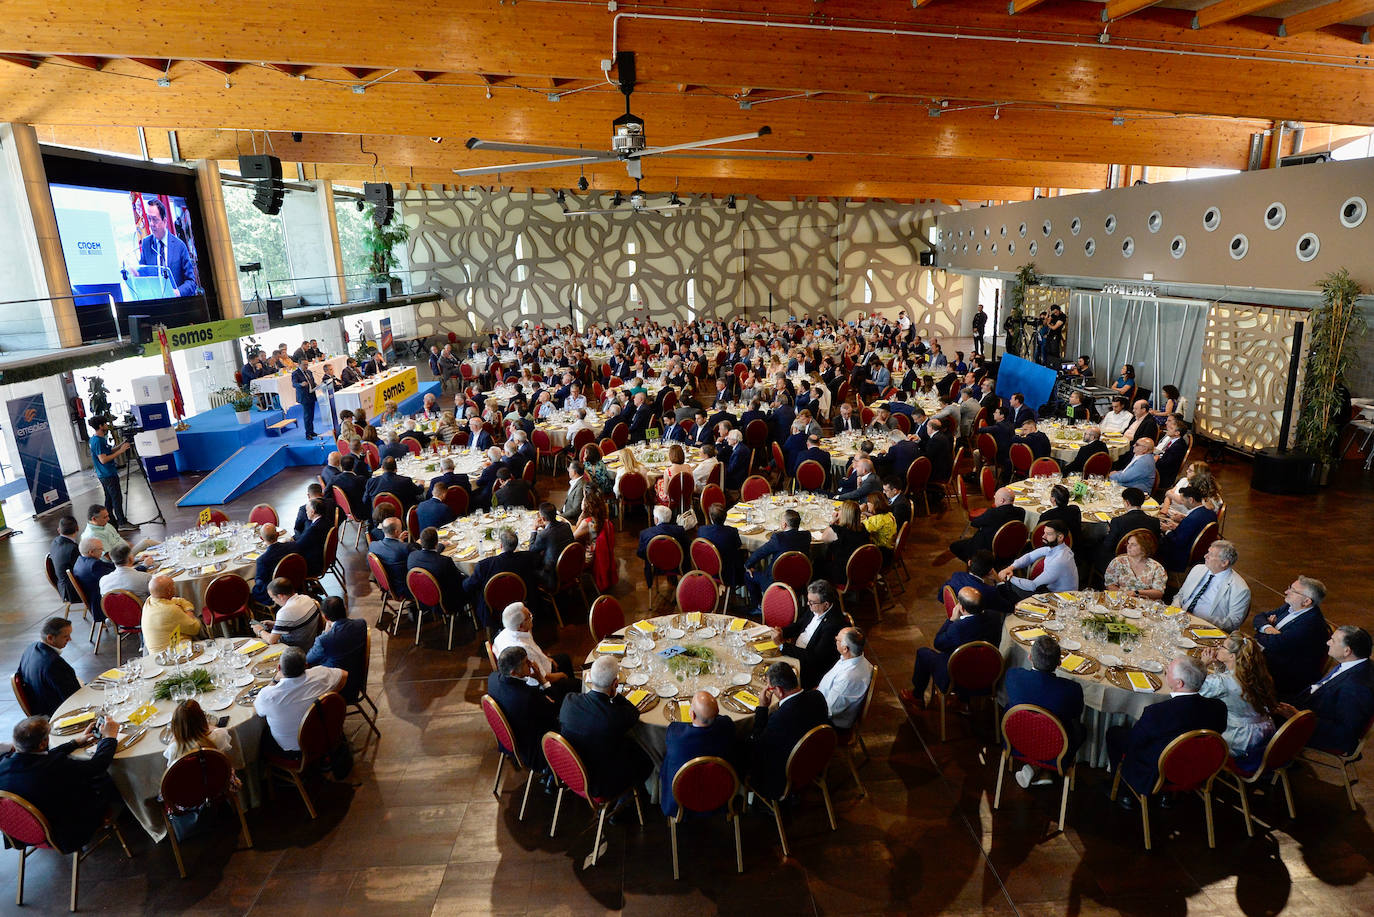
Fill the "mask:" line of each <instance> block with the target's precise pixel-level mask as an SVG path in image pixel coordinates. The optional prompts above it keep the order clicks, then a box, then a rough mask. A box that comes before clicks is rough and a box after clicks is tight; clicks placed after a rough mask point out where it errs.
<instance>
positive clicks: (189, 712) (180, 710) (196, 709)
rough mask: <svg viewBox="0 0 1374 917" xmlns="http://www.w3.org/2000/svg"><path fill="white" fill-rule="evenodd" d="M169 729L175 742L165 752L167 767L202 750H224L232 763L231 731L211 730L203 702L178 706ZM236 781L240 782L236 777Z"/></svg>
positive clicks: (169, 744)
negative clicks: (185, 756)
mask: <svg viewBox="0 0 1374 917" xmlns="http://www.w3.org/2000/svg"><path fill="white" fill-rule="evenodd" d="M170 729H171V733H172V741H171V742H170V743H168V745H167V747H166V748H164V749H163V750H162V756H163V757H164V758H166V759H167V764H168V765H170V764H171V763H172V762H173V761H175V760H176V759H177V758H180V757H181V756H182V755H186V754H190V753H191V752H193V751H198V750H200V749H202V748H213V749H215V750H216V751H222V752H224V753H225V754H226V755H229V758H230V760H231V761H232V760H233V758H234V741H233V739H232V738H231V737H230V735H229V730H227V729H224V728H223V727H220V726H216V727H214V728H213V729H212V728H211V727H210V720H209V718H207V717H206V716H205V711H204V710H203V709H201V706H200V702H199V701H197V700H195V699H194V698H192V699H191V700H184V701H182V702H181V703H179V704H177V708H176V710H175V711H173V712H172V723H171V727H170ZM234 781H235V783H237V781H238V777H237V776H236V777H235V778H234Z"/></svg>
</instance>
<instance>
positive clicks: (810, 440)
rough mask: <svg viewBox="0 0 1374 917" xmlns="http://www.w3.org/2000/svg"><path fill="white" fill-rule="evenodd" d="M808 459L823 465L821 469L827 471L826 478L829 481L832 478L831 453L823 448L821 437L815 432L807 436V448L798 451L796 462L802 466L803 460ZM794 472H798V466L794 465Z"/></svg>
mask: <svg viewBox="0 0 1374 917" xmlns="http://www.w3.org/2000/svg"><path fill="white" fill-rule="evenodd" d="M807 461H810V462H815V463H816V464H817V465H820V466H821V470H822V471H824V472H825V478H826V480H827V481H829V480H830V474H831V458H830V453H829V452H826V451H825V450H824V449H823V448H821V438H820V437H819V436H816V435H814V434H813V435H811V436H808V437H807V438H806V448H805V449H803V450H802V451H800V452H798V453H797V462H796V464H797V465H798V466H800V465H801V463H802V462H807ZM792 472H793V473H794V474H795V473H796V467H793V469H792ZM824 486H825V485H822V487H824Z"/></svg>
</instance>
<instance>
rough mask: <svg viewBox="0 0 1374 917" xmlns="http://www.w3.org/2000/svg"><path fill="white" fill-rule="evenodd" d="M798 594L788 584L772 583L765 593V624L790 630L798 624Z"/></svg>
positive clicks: (763, 605)
mask: <svg viewBox="0 0 1374 917" xmlns="http://www.w3.org/2000/svg"><path fill="white" fill-rule="evenodd" d="M798 607H799V602H798V600H797V593H796V591H795V590H793V588H792V587H791V586H789V585H787V584H786V583H771V584H769V586H768V588H767V589H765V590H764V591H763V604H762V608H763V623H764V624H767V625H768V626H769V627H782V628H788V627H791V626H792V625H793V624H795V623H796V622H797V609H798Z"/></svg>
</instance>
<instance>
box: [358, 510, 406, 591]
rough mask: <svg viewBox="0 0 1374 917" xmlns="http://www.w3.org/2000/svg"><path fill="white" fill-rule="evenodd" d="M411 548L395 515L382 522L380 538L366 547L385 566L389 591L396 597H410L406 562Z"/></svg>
mask: <svg viewBox="0 0 1374 917" xmlns="http://www.w3.org/2000/svg"><path fill="white" fill-rule="evenodd" d="M412 550H413V548H412V547H411V545H410V544H409V543H408V542H407V541H406V540H405V526H404V525H403V524H402V523H401V520H400V519H397V518H396V517H395V516H392V517H391V518H390V519H388V520H386V521H385V522H383V523H382V538H381V540H380V541H374V542H372V544H370V545H368V547H367V552H368V553H369V554H376V555H377V559H378V560H379V561H381V563H382V566H383V567H384V568H386V576H387V579H388V580H390V585H391V593H392V595H395V596H396V597H397V598H404V599H408V598H410V590H409V589H407V588H406V564H407V562H408V559H409V557H410V552H411V551H412Z"/></svg>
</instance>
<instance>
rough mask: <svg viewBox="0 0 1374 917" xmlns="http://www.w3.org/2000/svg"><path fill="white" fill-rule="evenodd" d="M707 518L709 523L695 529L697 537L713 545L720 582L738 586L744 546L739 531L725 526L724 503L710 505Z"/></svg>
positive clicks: (740, 577)
mask: <svg viewBox="0 0 1374 917" xmlns="http://www.w3.org/2000/svg"><path fill="white" fill-rule="evenodd" d="M707 518H708V519H709V520H710V521H709V522H708V523H707V524H706V525H703V526H701V527H700V528H698V529H697V537H698V538H701V539H703V540H705V541H709V542H711V544H713V545H715V548H716V552H717V553H718V554H720V564H721V570H720V575H721V580H722V582H724V583H725V585H727V586H731V587H734V586H738V585H740V584H741V583H743V582H744V545H743V544H742V543H741V542H740V537H739V530H738V529H736V528H735V527H734V526H730V525H726V524H725V504H724V503H715V504H712V506H711V512H710V513H708V514H707Z"/></svg>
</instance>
